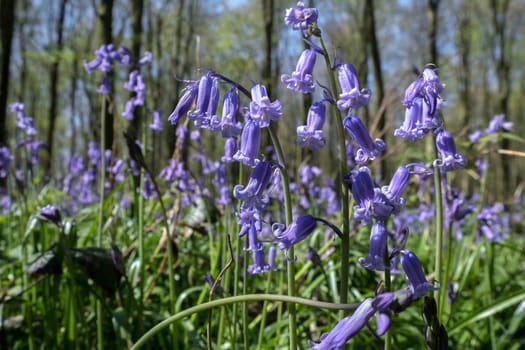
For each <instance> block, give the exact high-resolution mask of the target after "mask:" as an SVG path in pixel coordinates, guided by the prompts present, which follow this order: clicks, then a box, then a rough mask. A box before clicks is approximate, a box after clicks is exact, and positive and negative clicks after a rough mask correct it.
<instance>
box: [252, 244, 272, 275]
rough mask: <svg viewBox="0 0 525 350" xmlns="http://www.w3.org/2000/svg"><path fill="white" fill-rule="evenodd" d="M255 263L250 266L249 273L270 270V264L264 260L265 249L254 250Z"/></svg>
mask: <svg viewBox="0 0 525 350" xmlns="http://www.w3.org/2000/svg"><path fill="white" fill-rule="evenodd" d="M252 256H253V265H250V266H248V273H249V274H250V275H256V274H259V273H263V272H268V270H269V269H270V266H269V265H268V264H266V262H265V261H264V249H263V248H262V247H261V249H256V250H252Z"/></svg>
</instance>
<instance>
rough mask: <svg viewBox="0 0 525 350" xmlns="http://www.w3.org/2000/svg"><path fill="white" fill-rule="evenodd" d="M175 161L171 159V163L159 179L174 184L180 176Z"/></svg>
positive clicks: (161, 172) (177, 164)
mask: <svg viewBox="0 0 525 350" xmlns="http://www.w3.org/2000/svg"><path fill="white" fill-rule="evenodd" d="M180 164H181V163H178V162H177V161H176V160H175V159H173V158H171V159H170V160H169V163H168V164H167V165H166V166H165V167H164V168H163V169H162V170H161V171H160V174H159V177H160V178H161V179H164V180H165V181H167V182H172V181H174V180H175V179H177V178H178V177H179V176H180V168H179V165H180Z"/></svg>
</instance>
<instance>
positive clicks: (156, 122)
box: [149, 109, 164, 131]
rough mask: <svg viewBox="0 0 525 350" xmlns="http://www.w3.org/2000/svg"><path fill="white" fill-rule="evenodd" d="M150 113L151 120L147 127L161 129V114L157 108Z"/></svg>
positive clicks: (162, 127)
mask: <svg viewBox="0 0 525 350" xmlns="http://www.w3.org/2000/svg"><path fill="white" fill-rule="evenodd" d="M152 114H153V121H152V122H151V124H150V125H149V128H150V129H151V130H155V131H162V129H164V126H163V125H162V116H161V114H160V111H159V110H158V109H155V110H154V111H153V113H152Z"/></svg>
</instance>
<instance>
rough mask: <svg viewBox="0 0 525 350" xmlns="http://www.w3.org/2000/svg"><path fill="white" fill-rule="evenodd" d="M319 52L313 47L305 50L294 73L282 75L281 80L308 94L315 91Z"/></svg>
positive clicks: (294, 89)
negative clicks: (315, 68)
mask: <svg viewBox="0 0 525 350" xmlns="http://www.w3.org/2000/svg"><path fill="white" fill-rule="evenodd" d="M316 58H317V53H316V52H315V50H313V49H306V50H304V51H303V53H302V54H301V56H300V57H299V61H298V62H297V66H296V67H295V71H294V72H292V74H283V75H281V81H282V82H283V83H284V84H286V87H287V88H288V89H290V90H292V91H296V92H301V93H303V94H308V93H312V92H314V89H315V84H314V77H313V75H312V74H313V71H314V66H315V61H316Z"/></svg>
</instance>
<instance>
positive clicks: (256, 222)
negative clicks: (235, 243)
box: [235, 207, 261, 237]
mask: <svg viewBox="0 0 525 350" xmlns="http://www.w3.org/2000/svg"><path fill="white" fill-rule="evenodd" d="M235 215H236V216H237V217H238V218H239V221H237V224H238V225H240V226H241V230H240V231H239V237H242V236H244V235H245V234H246V233H247V232H248V231H249V230H250V229H251V228H252V227H253V226H255V229H256V230H258V231H260V230H261V217H260V215H259V210H258V209H257V208H255V207H241V209H240V211H239V212H237V213H235Z"/></svg>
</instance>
